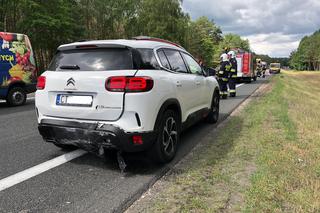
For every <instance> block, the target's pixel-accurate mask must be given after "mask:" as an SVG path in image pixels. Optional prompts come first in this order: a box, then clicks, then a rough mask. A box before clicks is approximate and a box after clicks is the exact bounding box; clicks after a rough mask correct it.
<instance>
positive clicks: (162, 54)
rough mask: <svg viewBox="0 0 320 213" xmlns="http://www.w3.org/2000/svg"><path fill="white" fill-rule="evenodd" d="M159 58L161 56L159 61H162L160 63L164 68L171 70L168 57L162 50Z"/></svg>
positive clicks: (159, 52)
mask: <svg viewBox="0 0 320 213" xmlns="http://www.w3.org/2000/svg"><path fill="white" fill-rule="evenodd" d="M158 56H159V59H160V62H161V64H162V66H164V67H165V68H167V69H169V70H171V67H170V64H169V61H168V59H167V57H166V55H165V54H164V52H163V51H162V50H159V51H158Z"/></svg>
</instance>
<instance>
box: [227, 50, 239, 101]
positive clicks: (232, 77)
mask: <svg viewBox="0 0 320 213" xmlns="http://www.w3.org/2000/svg"><path fill="white" fill-rule="evenodd" d="M228 56H229V61H230V65H231V69H230V73H229V93H230V97H236V83H237V77H238V75H237V71H238V63H237V59H236V53H235V52H234V51H232V50H231V51H229V52H228Z"/></svg>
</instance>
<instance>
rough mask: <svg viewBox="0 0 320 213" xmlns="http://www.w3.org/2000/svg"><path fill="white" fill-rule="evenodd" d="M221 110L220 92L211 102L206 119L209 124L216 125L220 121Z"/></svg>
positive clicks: (215, 93) (215, 94) (214, 95)
mask: <svg viewBox="0 0 320 213" xmlns="http://www.w3.org/2000/svg"><path fill="white" fill-rule="evenodd" d="M219 109H220V95H219V92H214V94H213V96H212V101H211V109H210V112H209V114H208V116H207V118H206V121H207V122H208V123H209V124H215V123H217V122H218V120H219Z"/></svg>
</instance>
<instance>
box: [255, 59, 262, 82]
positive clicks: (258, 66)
mask: <svg viewBox="0 0 320 213" xmlns="http://www.w3.org/2000/svg"><path fill="white" fill-rule="evenodd" d="M256 71H257V76H258V77H261V75H262V62H261V59H260V58H257V60H256Z"/></svg>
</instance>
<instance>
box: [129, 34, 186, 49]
mask: <svg viewBox="0 0 320 213" xmlns="http://www.w3.org/2000/svg"><path fill="white" fill-rule="evenodd" d="M132 39H134V40H139V41H157V42H162V43H166V44H171V45H173V46H176V47H179V48H182V49H184V48H183V47H182V46H181V45H179V44H176V43H174V42H171V41H168V40H165V39H161V38H154V37H150V36H136V37H133V38H132Z"/></svg>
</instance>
